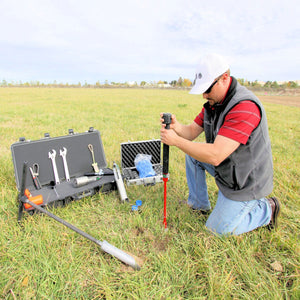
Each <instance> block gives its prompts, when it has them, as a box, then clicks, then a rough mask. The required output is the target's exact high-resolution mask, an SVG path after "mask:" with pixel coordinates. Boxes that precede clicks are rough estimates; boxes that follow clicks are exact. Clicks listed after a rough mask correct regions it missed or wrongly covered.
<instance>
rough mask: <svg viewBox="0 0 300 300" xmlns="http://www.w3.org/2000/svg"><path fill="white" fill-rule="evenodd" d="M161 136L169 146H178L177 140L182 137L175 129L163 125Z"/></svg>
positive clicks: (163, 141)
mask: <svg viewBox="0 0 300 300" xmlns="http://www.w3.org/2000/svg"><path fill="white" fill-rule="evenodd" d="M162 125H166V124H162ZM160 138H161V141H162V143H164V144H167V145H169V146H176V142H177V141H178V139H179V138H180V137H179V136H178V135H177V133H176V132H175V131H174V130H173V129H166V128H165V126H162V127H161V129H160Z"/></svg>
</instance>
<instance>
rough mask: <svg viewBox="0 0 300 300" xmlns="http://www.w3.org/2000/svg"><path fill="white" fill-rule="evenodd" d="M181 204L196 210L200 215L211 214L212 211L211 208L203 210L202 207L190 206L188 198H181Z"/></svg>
mask: <svg viewBox="0 0 300 300" xmlns="http://www.w3.org/2000/svg"><path fill="white" fill-rule="evenodd" d="M179 204H180V205H187V206H188V207H189V208H190V209H191V210H192V211H193V212H196V213H198V214H199V215H204V216H207V215H209V214H210V211H211V210H210V209H209V210H202V209H198V208H194V207H192V206H190V205H189V204H188V202H187V201H186V200H179Z"/></svg>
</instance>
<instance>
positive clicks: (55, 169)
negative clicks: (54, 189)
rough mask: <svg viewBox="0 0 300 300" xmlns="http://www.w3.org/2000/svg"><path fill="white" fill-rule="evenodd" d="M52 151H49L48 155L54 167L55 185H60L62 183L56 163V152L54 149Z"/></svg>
mask: <svg viewBox="0 0 300 300" xmlns="http://www.w3.org/2000/svg"><path fill="white" fill-rule="evenodd" d="M51 151H52V152H51ZM51 151H49V152H48V154H49V158H50V159H51V161H52V167H53V173H54V179H55V184H59V183H60V182H59V176H58V172H57V167H56V161H55V157H56V151H55V150H54V149H52V150H51Z"/></svg>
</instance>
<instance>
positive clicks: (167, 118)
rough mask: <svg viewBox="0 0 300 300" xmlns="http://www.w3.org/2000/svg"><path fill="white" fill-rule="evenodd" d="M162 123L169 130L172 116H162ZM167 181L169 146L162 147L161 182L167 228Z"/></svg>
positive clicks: (168, 114) (167, 114) (166, 114)
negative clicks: (162, 183) (162, 184)
mask: <svg viewBox="0 0 300 300" xmlns="http://www.w3.org/2000/svg"><path fill="white" fill-rule="evenodd" d="M163 119H164V122H163V124H166V129H170V124H171V121H172V114H170V113H164V114H163ZM168 180H169V145H166V144H164V145H163V182H164V222H163V223H164V225H165V228H167V182H168Z"/></svg>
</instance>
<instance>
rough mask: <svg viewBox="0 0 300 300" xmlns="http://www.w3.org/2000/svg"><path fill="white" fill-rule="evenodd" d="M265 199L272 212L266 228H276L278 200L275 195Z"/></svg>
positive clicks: (278, 210) (278, 211) (278, 209)
mask: <svg viewBox="0 0 300 300" xmlns="http://www.w3.org/2000/svg"><path fill="white" fill-rule="evenodd" d="M267 200H268V201H269V203H270V206H271V209H272V214H271V220H270V223H269V224H268V225H267V228H268V229H269V230H272V229H276V228H277V225H278V221H277V219H278V216H279V213H280V202H279V200H278V199H277V198H276V197H271V198H267Z"/></svg>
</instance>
